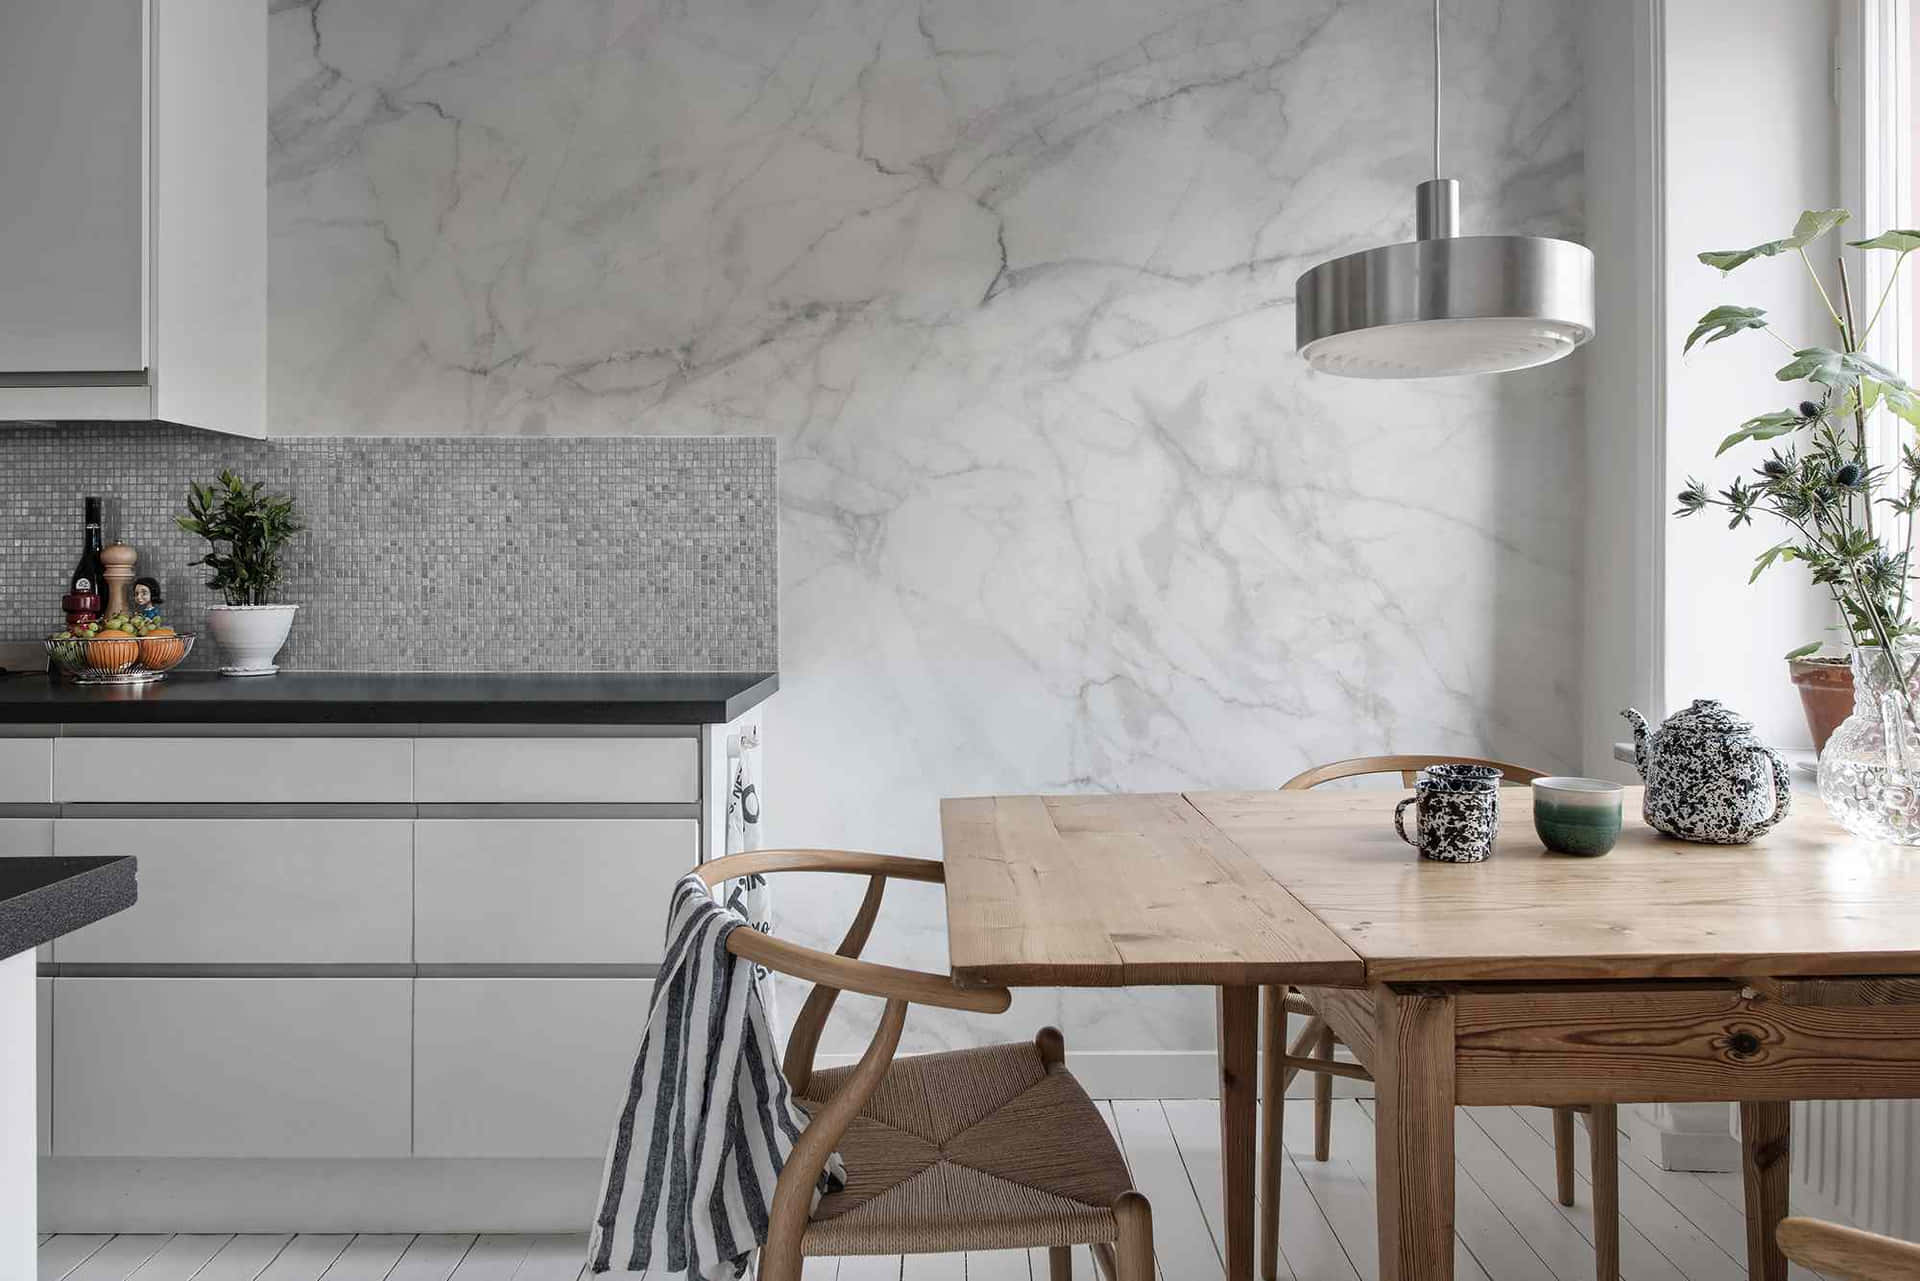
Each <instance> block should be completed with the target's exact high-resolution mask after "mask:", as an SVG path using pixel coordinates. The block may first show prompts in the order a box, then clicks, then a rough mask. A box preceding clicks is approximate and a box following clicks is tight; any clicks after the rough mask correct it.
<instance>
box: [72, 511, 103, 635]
mask: <svg viewBox="0 0 1920 1281" xmlns="http://www.w3.org/2000/svg"><path fill="white" fill-rule="evenodd" d="M100 549H101V540H100V500H99V499H98V498H89V499H87V532H86V541H85V542H84V544H83V545H82V546H81V548H80V563H79V564H78V565H75V566H74V567H73V577H72V579H71V580H70V581H69V582H68V583H67V591H68V592H69V593H71V594H72V595H75V596H98V597H100V598H101V599H102V600H104V599H105V596H104V593H105V591H106V574H105V567H104V566H103V565H102V564H101V563H100ZM98 608H99V607H98V606H97V605H96V606H95V609H96V610H97V609H98Z"/></svg>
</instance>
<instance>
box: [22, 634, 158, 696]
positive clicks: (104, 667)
mask: <svg viewBox="0 0 1920 1281" xmlns="http://www.w3.org/2000/svg"><path fill="white" fill-rule="evenodd" d="M193 642H194V637H193V635H192V634H191V633H187V632H182V633H179V634H178V635H174V636H107V637H99V636H95V637H93V638H91V639H88V640H57V639H56V640H50V641H48V642H46V646H47V658H48V660H49V661H50V662H51V663H52V664H53V665H54V666H55V667H57V668H59V669H60V670H61V671H63V672H65V673H66V674H67V675H68V676H71V677H72V678H73V679H74V680H75V681H76V682H78V683H79V684H82V685H144V684H146V683H147V682H149V681H157V680H165V679H166V675H167V673H168V672H169V671H171V670H172V669H174V668H176V667H178V666H179V665H180V664H181V662H182V661H184V660H185V658H186V657H187V655H188V654H190V653H192V652H193Z"/></svg>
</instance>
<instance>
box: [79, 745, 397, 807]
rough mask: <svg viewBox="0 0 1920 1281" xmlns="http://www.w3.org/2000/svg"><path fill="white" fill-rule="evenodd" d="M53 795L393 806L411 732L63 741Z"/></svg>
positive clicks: (124, 800) (148, 800) (160, 801)
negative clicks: (365, 735) (377, 735)
mask: <svg viewBox="0 0 1920 1281" xmlns="http://www.w3.org/2000/svg"><path fill="white" fill-rule="evenodd" d="M56 741H57V743H58V747H57V748H56V749H55V758H56V760H55V768H54V776H55V782H54V799H55V800H58V801H61V802H94V801H98V802H102V803H115V804H176V803H184V804H194V803H199V804H228V805H277V804H293V803H302V804H319V803H325V804H349V805H350V804H377V803H387V804H394V803H400V804H404V803H405V802H408V801H411V800H412V799H413V741H412V740H411V739H405V738H62V739H58V740H56Z"/></svg>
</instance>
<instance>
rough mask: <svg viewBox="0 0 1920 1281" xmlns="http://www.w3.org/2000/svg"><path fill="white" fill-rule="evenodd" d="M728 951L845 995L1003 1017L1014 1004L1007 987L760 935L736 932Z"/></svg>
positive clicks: (728, 940)
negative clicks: (964, 982)
mask: <svg viewBox="0 0 1920 1281" xmlns="http://www.w3.org/2000/svg"><path fill="white" fill-rule="evenodd" d="M727 950H728V951H729V952H732V953H733V954H734V955H735V956H739V957H744V958H745V959H747V960H749V961H753V962H755V963H756V964H759V965H764V966H766V967H767V968H768V969H770V970H773V971H776V972H777V973H780V974H786V975H790V976H791V977H793V978H801V979H811V980H812V981H813V982H815V983H823V984H825V985H826V986H828V987H831V988H837V989H839V990H840V991H842V992H859V993H862V994H863V995H866V996H879V997H885V998H886V999H888V1000H894V1001H910V1002H912V1003H913V1004H915V1005H935V1006H939V1007H940V1008H942V1009H948V1010H970V1011H972V1012H974V1013H976V1014H1003V1013H1005V1012H1006V1009H1007V1007H1008V1006H1009V1005H1011V1004H1013V994H1012V993H1011V992H1009V991H1007V989H1006V988H1004V987H965V988H963V987H959V986H956V985H955V984H954V981H953V977H952V976H951V975H948V974H930V973H928V972H926V971H924V970H903V969H897V968H895V967H894V966H891V965H876V964H874V963H873V962H872V961H859V960H854V959H853V958H851V957H846V956H836V955H834V954H833V953H831V952H821V951H817V950H815V949H814V948H810V947H803V946H801V945H800V944H798V943H790V942H788V941H787V940H786V939H783V938H776V937H774V936H773V935H771V934H762V933H761V932H760V931H758V930H751V929H738V930H735V931H734V932H733V933H731V934H729V935H727Z"/></svg>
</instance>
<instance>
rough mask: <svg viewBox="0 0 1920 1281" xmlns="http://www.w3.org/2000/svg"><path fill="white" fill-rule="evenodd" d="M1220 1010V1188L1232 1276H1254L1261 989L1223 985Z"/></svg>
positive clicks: (1232, 1280) (1230, 1280) (1238, 1279)
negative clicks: (1256, 1087) (1256, 1084)
mask: <svg viewBox="0 0 1920 1281" xmlns="http://www.w3.org/2000/svg"><path fill="white" fill-rule="evenodd" d="M1217 1003H1218V1008H1219V1015H1220V1047H1219V1048H1220V1188H1221V1202H1220V1204H1221V1208H1222V1211H1223V1212H1224V1213H1225V1214H1226V1216H1227V1281H1253V1166H1254V1160H1253V1155H1254V1131H1255V1121H1256V1118H1255V1115H1254V1113H1255V1102H1254V1071H1255V1063H1256V1060H1257V1058H1258V1054H1257V1048H1258V1043H1259V1039H1260V1037H1259V1029H1260V989H1259V988H1257V987H1223V988H1220V989H1219V994H1218V998H1217Z"/></svg>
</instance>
